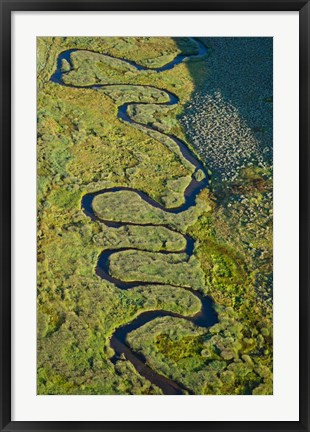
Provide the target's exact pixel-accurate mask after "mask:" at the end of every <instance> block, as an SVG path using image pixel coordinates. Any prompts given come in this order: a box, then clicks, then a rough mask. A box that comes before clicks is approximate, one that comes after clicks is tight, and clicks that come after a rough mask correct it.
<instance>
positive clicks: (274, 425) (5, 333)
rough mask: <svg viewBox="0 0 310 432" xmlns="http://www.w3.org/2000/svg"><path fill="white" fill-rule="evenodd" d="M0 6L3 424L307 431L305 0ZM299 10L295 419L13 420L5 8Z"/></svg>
mask: <svg viewBox="0 0 310 432" xmlns="http://www.w3.org/2000/svg"><path fill="white" fill-rule="evenodd" d="M0 6H1V10H0V12H1V95H2V98H1V123H0V124H1V146H0V152H1V153H0V161H1V162H0V163H1V182H0V183H1V188H0V191H1V192H0V193H1V195H0V215H1V229H0V236H1V237H0V238H1V252H0V253H1V260H0V275H1V290H0V307H1V332H0V345H1V348H0V349H1V352H0V353H1V372H0V380H1V381H0V398H1V401H0V402H1V407H0V425H1V431H69V430H76V431H82V430H83V431H99V430H102V431H110V430H111V431H112V430H118V431H129V430H132V431H133V430H139V431H142V430H143V431H144V430H145V431H147V430H150V431H159V430H160V431H168V430H178V431H182V430H184V431H185V430H200V431H210V432H211V431H223V432H224V431H232V430H234V431H239V430H240V431H243V430H248V431H271V430H275V431H286V430H291V431H310V426H309V321H308V319H309V312H308V311H309V309H310V305H309V294H308V286H309V253H308V251H309V241H308V237H309V229H308V214H309V213H308V207H309V187H308V184H309V178H308V176H309V162H310V159H309V153H308V144H309V124H310V118H309V23H310V19H309V17H310V12H309V11H310V6H309V0H307V1H305V0H238V1H234V0H194V1H191V2H189V1H188V0H187V1H184V0H169V1H164V0H157V1H156V2H155V1H145V0H134V1H132V0H113V1H112V0H92V1H85V0H72V1H70V0H69V1H61V0H55V1H48V0H32V1H29V0H20V1H14V0H11V1H10V0H0ZM109 10H119V11H175V10H179V11H215V10H216V11H267V12H268V11H299V25H300V29H299V36H300V39H299V42H300V45H299V70H300V72H299V73H300V89H299V100H300V102H299V108H300V111H299V112H300V117H299V132H300V142H299V150H300V159H299V166H300V178H299V181H300V208H299V211H300V231H299V232H300V238H299V240H300V267H299V270H300V303H299V311H300V322H299V325H300V338H299V343H300V378H299V388H300V394H299V396H300V406H299V413H300V420H299V421H296V422H294V421H292V422H284V421H272V422H266V421H262V422H260V421H253V422H221V421H217V422H200V421H198V422H177V421H176V422H163V421H158V422H153V421H151V422H139V421H137V422H120V421H115V422H98V421H93V422H92V421H84V422H75V421H65V422H61V421H55V422H50V421H39V422H32V421H30V422H29V421H11V396H12V395H11V13H12V12H14V11H44V12H46V11H109Z"/></svg>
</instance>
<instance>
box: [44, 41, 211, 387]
mask: <svg viewBox="0 0 310 432" xmlns="http://www.w3.org/2000/svg"><path fill="white" fill-rule="evenodd" d="M195 42H196V44H197V46H198V53H197V54H195V55H192V56H185V55H181V54H180V55H178V56H176V57H175V59H174V60H172V61H171V62H169V63H167V64H166V65H164V66H162V67H159V68H155V69H153V68H152V69H151V70H154V71H157V72H161V71H165V70H168V69H172V68H174V67H175V66H176V65H177V64H179V63H182V62H183V61H184V60H185V59H186V58H190V57H196V56H202V55H204V54H205V53H206V51H207V49H206V47H205V46H204V45H203V44H202V43H201V42H200V41H199V40H198V39H195ZM74 51H77V50H76V49H69V50H66V51H64V52H62V53H61V54H60V55H59V56H58V59H57V69H56V71H55V73H54V74H53V75H52V77H51V81H53V82H54V83H56V84H59V85H66V86H69V87H75V88H89V89H93V90H94V91H95V90H97V89H99V88H101V87H111V86H113V85H118V84H106V85H98V84H96V85H93V86H73V85H67V84H65V83H64V82H63V80H62V75H63V74H64V73H69V72H70V71H69V72H62V70H61V65H62V60H63V59H65V60H67V62H68V64H69V65H70V70H72V68H73V66H72V63H71V58H70V56H71V53H72V52H74ZM83 51H87V50H83ZM103 55H104V56H106V57H111V56H109V55H106V54H103ZM111 58H114V57H111ZM119 60H122V61H124V62H126V63H128V64H130V65H132V66H134V67H135V68H136V69H137V70H148V69H149V68H147V67H144V66H141V65H138V64H136V63H134V62H132V61H128V60H124V59H119ZM122 86H125V85H124V84H122ZM141 87H143V86H141ZM147 87H151V86H147ZM153 88H155V89H156V90H161V91H162V92H165V93H166V94H167V95H168V96H169V101H168V102H165V103H156V105H163V106H168V105H176V104H178V103H179V99H178V97H177V96H176V95H174V94H173V93H170V92H168V91H167V90H164V89H160V88H157V87H153ZM131 104H134V105H139V103H137V102H134V103H125V104H123V105H121V106H120V107H119V109H118V118H119V119H121V120H122V121H125V122H127V123H129V124H131V123H135V124H140V125H142V126H143V128H145V129H149V130H150V131H154V130H155V131H157V132H160V133H161V134H162V135H166V136H167V137H169V138H170V139H172V140H173V141H174V142H175V143H176V144H177V145H178V147H179V149H180V151H181V153H182V155H183V157H184V158H185V159H186V160H187V161H189V162H190V163H191V164H192V165H193V166H194V167H195V172H194V173H193V175H192V179H191V182H190V183H189V185H188V187H187V188H186V190H185V192H184V203H183V204H182V205H180V206H178V207H175V208H169V209H168V208H165V207H164V206H162V205H161V204H159V203H158V202H156V201H154V200H153V199H152V198H150V197H149V196H148V195H147V194H145V193H144V192H142V191H139V190H136V189H132V188H129V187H114V188H109V189H104V190H100V191H96V192H95V193H88V194H85V195H84V197H83V199H82V203H81V207H82V210H83V211H84V213H85V214H86V216H88V217H90V218H91V219H92V220H99V221H100V222H103V223H105V224H106V225H108V226H111V227H114V228H118V227H121V226H124V225H129V223H122V222H111V221H106V220H102V219H99V218H98V217H97V216H96V214H95V213H94V210H93V208H92V202H93V199H94V197H95V196H97V195H100V194H104V193H107V192H118V191H121V190H130V191H133V192H135V193H137V194H138V195H139V196H140V197H141V198H142V199H143V200H144V201H146V202H147V203H148V204H150V205H151V206H153V207H156V208H160V209H162V210H164V211H165V212H169V213H173V214H178V213H181V212H183V211H185V210H187V209H188V208H189V207H191V206H193V205H195V200H196V197H197V195H198V193H199V192H200V191H201V190H202V189H203V188H205V187H206V186H207V185H208V174H207V172H206V169H205V167H204V165H203V164H202V163H201V161H199V160H198V159H197V158H196V156H195V155H194V154H193V153H192V152H191V150H190V149H189V148H188V147H187V145H186V144H185V143H184V142H183V141H181V140H180V139H178V138H177V137H175V136H173V135H169V134H163V133H162V132H161V131H159V130H158V129H156V128H155V127H153V126H152V127H151V126H147V125H145V124H142V123H138V122H135V121H134V120H133V119H132V118H131V117H130V116H129V115H128V107H129V106H130V105H131ZM141 104H143V105H146V103H141ZM198 170H201V171H202V172H203V173H204V175H205V177H204V178H203V179H202V180H201V181H199V180H197V179H196V178H195V174H196V173H197V171H198ZM131 225H138V224H131ZM149 225H151V224H149ZM144 226H145V225H144ZM152 226H158V225H152ZM160 226H165V227H166V228H168V229H170V230H172V229H171V227H170V226H167V225H160ZM179 234H180V235H182V236H183V237H184V238H185V240H186V247H185V248H184V250H182V251H178V252H173V253H184V252H186V254H187V255H188V256H189V257H190V256H191V255H192V254H193V251H194V240H193V239H192V238H191V237H190V236H189V235H185V234H182V233H179ZM122 250H132V248H123V249H110V250H104V251H103V252H102V253H101V255H100V257H99V259H98V263H97V268H96V273H97V275H98V276H100V277H101V278H102V279H105V280H107V281H109V282H112V283H114V284H115V285H116V286H117V287H118V288H119V289H123V290H127V289H132V288H134V287H136V286H143V285H145V286H146V285H148V286H149V285H163V284H162V283H156V282H143V281H134V282H124V281H122V280H119V279H115V278H114V277H113V276H111V275H110V273H109V258H110V256H111V255H112V254H113V253H116V252H120V251H122ZM158 253H165V254H169V253H171V252H158ZM169 285H170V284H169ZM172 286H173V285H172ZM182 288H184V289H186V290H188V291H190V292H191V293H192V294H193V295H194V296H196V297H197V298H199V300H200V302H201V305H202V307H201V309H200V311H199V312H198V313H197V314H196V315H195V316H192V317H185V316H183V315H179V314H176V313H172V312H167V311H163V310H155V311H149V312H142V313H140V314H139V316H138V317H137V318H135V319H134V320H133V321H131V322H130V323H128V324H126V325H124V326H122V327H119V328H118V329H117V330H116V331H115V332H114V334H113V335H112V337H111V342H110V344H111V347H112V348H113V349H114V351H115V355H114V357H113V358H112V362H113V363H115V362H116V361H118V359H119V358H120V356H121V355H122V354H123V355H125V357H126V358H127V360H129V361H130V362H131V363H132V364H133V365H134V367H135V368H136V370H137V371H138V372H139V374H141V375H142V376H144V377H145V378H147V379H148V380H149V381H150V382H152V383H153V384H155V385H157V386H158V387H160V388H161V389H162V391H163V393H164V394H184V393H190V390H189V389H186V388H185V387H184V386H183V385H182V384H180V383H176V382H174V381H172V380H170V379H168V378H166V377H164V376H162V375H160V374H158V373H157V372H155V371H154V370H152V369H151V368H150V367H149V366H148V365H147V364H146V360H145V358H144V357H143V356H142V355H141V354H138V353H136V352H134V351H133V350H132V349H131V348H130V347H129V345H128V344H127V343H126V338H127V335H128V334H129V333H130V332H131V331H133V330H135V329H138V328H139V327H141V326H143V325H144V324H146V323H148V322H150V321H152V320H154V319H156V318H159V317H165V316H173V317H177V318H180V319H185V320H188V321H191V322H192V323H194V324H195V325H197V326H200V327H204V328H207V327H210V326H211V325H213V324H215V323H216V322H217V321H218V317H217V314H216V312H215V310H214V308H213V302H212V300H211V299H210V298H209V297H208V296H205V295H203V294H201V293H199V292H197V291H196V290H193V289H191V288H186V287H182Z"/></svg>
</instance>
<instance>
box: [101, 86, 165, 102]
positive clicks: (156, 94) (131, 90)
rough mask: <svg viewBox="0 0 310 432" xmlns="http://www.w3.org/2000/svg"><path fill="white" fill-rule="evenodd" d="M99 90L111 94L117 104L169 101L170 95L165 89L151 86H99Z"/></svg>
mask: <svg viewBox="0 0 310 432" xmlns="http://www.w3.org/2000/svg"><path fill="white" fill-rule="evenodd" d="M98 91H100V92H103V93H105V94H106V95H108V96H110V98H112V99H113V101H114V102H116V103H117V105H122V104H124V103H127V102H130V103H133V102H140V103H147V104H149V103H166V102H169V95H168V94H167V93H166V92H165V91H163V90H160V89H156V88H153V87H149V86H135V85H113V86H104V87H101V88H98Z"/></svg>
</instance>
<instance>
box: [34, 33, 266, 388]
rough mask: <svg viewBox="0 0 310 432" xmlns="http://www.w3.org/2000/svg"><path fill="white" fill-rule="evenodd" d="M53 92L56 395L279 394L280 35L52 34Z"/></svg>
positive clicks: (48, 243) (42, 71) (45, 88)
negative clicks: (275, 224)
mask: <svg viewBox="0 0 310 432" xmlns="http://www.w3.org/2000/svg"><path fill="white" fill-rule="evenodd" d="M227 65H229V67H227ZM37 85H38V102H37V103H38V127H37V133H38V140H37V161H38V171H37V175H38V183H37V184H38V190H37V200H38V206H37V209H38V210H37V223H38V229H37V235H38V255H37V261H38V266H37V268H38V287H37V353H38V359H37V368H38V369H37V371H38V372H37V378H38V379H37V391H38V394H40V395H57V394H62V395H72V394H92V395H98V394H111V395H120V394H126V395H133V394H138V395H159V394H184V395H186V394H200V395H212V394H213V395H250V394H254V395H259V394H263V395H269V394H272V392H273V379H272V351H273V342H272V336H273V331H272V39H271V38H199V39H193V38H170V37H130V38H121V37H93V38H92V37H54V38H52V37H40V38H38V39H37ZM143 364H145V365H146V367H145V368H143V367H141V365H143ZM150 371H151V372H152V373H151V374H150V373H149V372H150Z"/></svg>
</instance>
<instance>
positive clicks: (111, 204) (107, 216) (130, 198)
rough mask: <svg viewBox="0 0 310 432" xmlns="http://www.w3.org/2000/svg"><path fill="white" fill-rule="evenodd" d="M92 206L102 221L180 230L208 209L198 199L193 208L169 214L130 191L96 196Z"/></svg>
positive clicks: (201, 200)
mask: <svg viewBox="0 0 310 432" xmlns="http://www.w3.org/2000/svg"><path fill="white" fill-rule="evenodd" d="M92 206H93V209H94V212H95V213H96V215H97V216H98V217H99V218H100V219H102V220H108V221H115V222H123V223H128V222H130V223H134V224H142V225H143V224H154V225H169V226H171V227H173V228H176V229H182V230H185V229H186V228H187V227H188V226H189V225H191V224H193V223H194V221H195V220H196V219H197V217H198V216H199V214H201V213H202V212H203V211H207V210H209V209H210V207H209V206H208V203H207V202H205V201H204V200H203V199H199V198H198V199H197V205H196V206H195V207H190V208H189V209H187V210H185V211H183V212H180V213H178V214H174V213H169V212H166V211H164V210H162V209H161V208H157V207H154V206H153V205H151V204H149V203H148V202H146V201H145V200H144V199H143V198H141V196H140V195H138V194H137V193H136V192H134V191H130V190H121V191H118V192H106V193H104V194H101V195H97V196H96V197H95V198H94V200H93V203H92Z"/></svg>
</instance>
